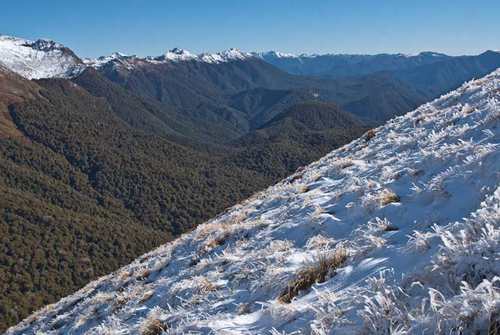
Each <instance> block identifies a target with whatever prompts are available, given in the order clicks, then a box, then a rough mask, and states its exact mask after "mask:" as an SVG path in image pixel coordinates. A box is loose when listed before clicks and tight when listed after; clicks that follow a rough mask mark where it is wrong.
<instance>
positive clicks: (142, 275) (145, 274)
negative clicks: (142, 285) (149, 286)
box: [136, 269, 151, 280]
mask: <svg viewBox="0 0 500 335" xmlns="http://www.w3.org/2000/svg"><path fill="white" fill-rule="evenodd" d="M150 274H151V271H150V270H149V269H144V270H143V271H141V273H139V275H137V277H136V279H137V280H146V279H148V277H149V275H150Z"/></svg>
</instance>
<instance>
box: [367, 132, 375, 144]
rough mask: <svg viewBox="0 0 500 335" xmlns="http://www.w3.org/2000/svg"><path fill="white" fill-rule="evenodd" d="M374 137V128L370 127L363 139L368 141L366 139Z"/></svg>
mask: <svg viewBox="0 0 500 335" xmlns="http://www.w3.org/2000/svg"><path fill="white" fill-rule="evenodd" d="M374 137H375V130H373V129H370V130H368V131H367V132H366V134H365V141H366V142H368V141H370V140H371V139H372V138H374Z"/></svg>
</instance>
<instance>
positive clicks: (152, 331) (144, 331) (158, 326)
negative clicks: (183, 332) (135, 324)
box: [140, 319, 167, 335]
mask: <svg viewBox="0 0 500 335" xmlns="http://www.w3.org/2000/svg"><path fill="white" fill-rule="evenodd" d="M166 329H167V325H166V324H165V323H163V322H162V321H161V320H158V319H147V320H146V321H145V322H144V323H143V324H142V325H141V329H140V331H141V335H160V334H161V333H163V332H164V331H165V330H166Z"/></svg>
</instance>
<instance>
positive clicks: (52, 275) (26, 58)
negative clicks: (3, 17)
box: [0, 37, 366, 332]
mask: <svg viewBox="0 0 500 335" xmlns="http://www.w3.org/2000/svg"><path fill="white" fill-rule="evenodd" d="M0 56H1V58H0V194H1V197H0V248H1V250H2V252H1V253H0V332H1V331H3V330H4V329H6V327H8V326H10V325H13V324H15V323H17V322H19V321H20V320H22V319H23V318H24V317H26V316H27V315H29V314H30V313H32V312H33V311H34V310H36V309H38V308H40V307H42V306H44V305H46V304H48V303H51V302H54V301H56V300H58V299H59V298H61V297H62V296H65V295H68V294H70V293H72V292H74V291H75V290H77V289H79V288H81V287H82V286H83V285H85V284H86V283H88V282H89V281H91V280H93V279H96V278H98V277H99V276H102V275H104V274H107V273H110V272H112V271H114V270H116V269H117V268H119V267H120V266H122V265H124V264H127V263H129V262H130V261H131V260H133V259H134V258H136V257H138V256H139V255H141V254H143V253H144V252H147V251H149V250H151V249H153V248H155V247H157V246H159V245H160V244H162V243H165V242H166V241H168V240H170V239H172V238H173V237H175V236H177V235H179V234H181V233H183V232H185V231H188V230H190V229H193V228H194V227H195V226H196V225H197V224H199V223H201V222H203V221H205V220H207V219H209V218H210V217H213V216H214V215H216V214H217V213H219V212H221V211H222V210H224V209H225V208H227V207H228V206H231V205H233V204H235V203H237V202H238V201H241V200H242V199H244V198H246V197H248V196H250V195H251V194H252V193H254V192H255V191H257V190H259V189H262V188H264V187H266V186H268V185H270V184H272V183H273V182H275V181H276V180H278V179H280V178H282V177H284V176H286V175H287V174H289V173H291V172H292V171H294V170H295V169H296V168H297V167H299V166H301V165H303V164H305V163H307V162H310V161H312V160H314V159H317V158H318V157H320V156H321V155H323V154H324V153H326V152H328V151H330V150H331V149H332V148H335V147H337V146H339V145H342V144H344V143H346V142H348V141H350V140H352V139H353V138H355V137H358V136H360V135H361V134H362V133H363V132H364V131H365V130H366V127H365V126H364V125H363V124H362V123H361V122H360V121H358V120H357V119H356V118H355V117H353V116H351V115H350V114H348V113H346V112H344V111H342V110H341V109H339V108H338V107H337V106H336V105H334V104H333V103H331V102H327V103H319V102H311V103H312V104H316V105H317V108H314V109H310V110H305V112H306V113H307V114H308V115H310V116H311V117H312V118H313V119H316V117H315V115H317V116H318V117H320V119H319V120H322V119H325V120H330V122H326V123H325V124H324V126H323V127H322V128H321V129H318V128H317V126H316V125H315V124H314V123H308V122H306V121H307V120H304V119H303V118H298V117H296V121H295V122H294V123H293V124H292V126H291V127H287V129H288V130H287V131H289V132H290V134H292V132H293V134H299V135H300V136H298V137H297V136H295V135H294V136H293V137H292V136H287V134H286V133H285V132H284V131H283V132H281V133H280V134H279V136H273V137H272V138H270V139H269V140H268V141H266V142H255V143H250V142H249V143H248V144H247V143H243V142H241V143H240V142H237V141H236V140H235V141H234V142H231V143H227V144H226V143H224V141H223V140H221V138H231V139H233V138H235V136H234V135H232V134H233V133H232V130H231V128H229V127H227V128H226V127H225V126H217V127H216V126H215V124H216V123H217V122H212V121H211V123H207V122H205V121H203V120H204V118H202V116H203V115H204V114H203V113H201V108H200V113H201V114H200V115H201V116H200V117H199V118H198V117H197V116H196V115H190V114H187V113H186V112H184V109H182V108H180V107H178V105H175V104H170V103H165V102H162V101H160V100H159V99H155V98H151V97H148V96H147V95H146V94H139V93H140V92H138V93H137V94H135V93H133V92H131V90H128V89H126V88H124V87H122V86H121V85H119V84H117V83H115V82H113V81H111V80H109V79H107V78H106V77H105V76H103V75H102V74H101V73H100V72H98V71H97V70H95V69H94V68H92V67H88V66H87V65H85V64H84V62H83V61H82V60H80V59H79V58H78V57H77V56H76V55H75V54H74V53H72V52H71V51H70V50H69V49H67V48H65V47H63V46H61V45H59V44H57V43H55V42H51V41H45V40H40V41H36V42H31V41H26V40H22V39H16V38H12V37H1V38H0ZM229 61H233V60H232V59H229V58H227V59H225V62H229ZM169 62H170V63H171V62H172V61H170V60H169V61H167V60H165V61H163V62H162V63H161V64H159V65H158V66H172V64H170V63H169ZM169 64H170V65H169ZM213 65H214V66H218V65H217V63H213ZM220 65H221V66H222V65H223V64H220ZM231 71H233V70H231ZM234 71H236V69H235V70H234ZM30 79H31V80H30ZM256 91H259V92H264V93H263V94H259V95H257V94H256V95H255V96H259V98H258V99H253V96H252V99H250V100H248V99H247V98H246V97H247V96H248V94H245V95H244V96H241V97H238V99H239V100H238V101H240V100H241V101H252V103H251V104H249V105H247V106H248V110H253V108H254V107H253V106H263V105H264V104H260V103H258V101H259V99H261V98H260V97H263V99H264V100H265V101H268V100H267V97H269V96H272V97H276V100H275V101H290V103H287V104H283V106H282V109H287V108H288V107H286V106H288V105H293V104H294V103H295V102H297V101H301V100H300V99H298V98H300V97H302V96H306V94H305V93H301V94H297V95H296V96H297V97H298V98H297V99H296V98H293V96H295V95H294V94H293V93H291V94H289V92H288V91H280V94H267V93H266V92H267V91H266V89H262V90H258V89H257V90H256ZM281 93H283V94H281ZM309 96H310V95H309ZM240 98H241V99H240ZM235 100H236V97H235ZM271 100H272V99H271ZM273 101H274V100H273ZM324 111H326V112H327V113H326V114H325V113H324ZM271 115H273V116H274V114H273V113H272V114H271ZM271 115H270V116H271ZM287 119H289V118H287ZM333 120H339V123H338V124H335V123H334V122H333ZM211 125H214V127H213V128H212V127H211ZM211 129H215V130H216V131H212V130H211ZM299 130H300V133H299ZM228 134H230V135H228ZM249 136H251V135H250V134H249ZM318 141H321V142H322V145H321V146H317V145H316V143H317V142H318ZM259 146H260V147H259Z"/></svg>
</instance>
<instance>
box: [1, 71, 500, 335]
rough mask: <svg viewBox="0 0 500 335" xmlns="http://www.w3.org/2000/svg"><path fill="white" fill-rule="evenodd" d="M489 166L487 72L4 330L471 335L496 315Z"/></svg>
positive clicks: (497, 121) (494, 174) (498, 140)
mask: <svg viewBox="0 0 500 335" xmlns="http://www.w3.org/2000/svg"><path fill="white" fill-rule="evenodd" d="M499 167H500V69H498V70H496V71H494V72H493V73H491V74H490V75H488V76H486V77H484V78H481V79H478V80H474V81H471V82H468V83H466V84H464V85H463V86H462V87H460V88H458V89H457V90H455V91H452V92H450V93H448V94H446V95H444V96H442V97H440V98H439V99H436V100H434V101H432V102H430V103H427V104H425V105H422V106H421V107H419V108H417V109H416V110H414V111H413V112H410V113H408V114H406V115H404V116H401V117H397V118H394V119H392V120H390V121H389V122H388V123H387V124H385V125H383V126H380V127H378V128H376V129H373V130H371V131H368V132H367V133H366V134H365V135H364V136H362V137H361V138H360V139H358V140H355V141H353V142H351V143H350V144H347V145H345V146H343V147H341V148H339V149H337V150H335V151H333V152H331V153H330V154H328V155H326V156H325V157H324V158H322V159H320V160H319V161H317V162H315V163H312V164H311V165H309V166H307V167H305V168H302V169H300V170H299V171H297V172H296V173H295V174H294V175H292V176H290V177H289V178H287V179H285V180H283V181H282V182H280V183H278V184H276V185H275V186H272V187H270V188H268V189H267V190H265V191H263V192H260V193H258V194H255V195H254V196H252V197H251V198H250V199H248V200H246V201H244V202H243V203H241V204H239V205H236V206H234V207H232V208H230V209H228V210H227V211H226V212H224V213H222V214H221V215H219V216H218V217H216V218H214V219H212V220H210V221H208V222H207V223H205V224H202V225H200V226H198V227H197V228H196V229H195V230H194V231H192V232H190V233H187V234H184V235H183V236H182V237H180V238H179V239H177V240H175V241H173V242H171V243H168V244H166V245H164V246H162V247H160V248H158V249H157V250H154V251H152V252H150V253H148V254H146V255H144V256H142V257H140V258H139V259H137V260H136V261H134V262H133V263H132V264H130V265H128V266H125V267H123V268H122V269H120V270H118V271H116V272H115V273H113V274H110V275H108V276H105V277H103V278H101V279H99V280H97V281H95V282H92V283H90V284H89V285H87V286H86V287H84V288H83V289H81V290H80V291H78V292H76V293H75V294H73V295H71V296H69V297H67V298H64V299H62V300H61V301H59V302H58V303H56V304H54V305H50V306H47V307H46V308H44V309H43V310H41V311H40V312H38V313H36V314H34V315H32V316H31V317H29V318H27V319H26V320H24V321H23V322H22V323H21V324H19V325H17V326H15V327H13V328H11V329H9V330H8V331H7V334H9V335H14V334H16V335H17V334H24V335H26V334H48V335H50V334H109V333H112V334H190V333H196V334H234V335H236V334H375V335H381V334H454V333H458V332H459V333H461V334H479V333H481V334H482V333H484V334H486V333H488V327H491V325H496V324H497V319H498V316H499V315H500V289H499V285H500V256H499V250H500V171H499ZM490 329H491V328H490Z"/></svg>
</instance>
